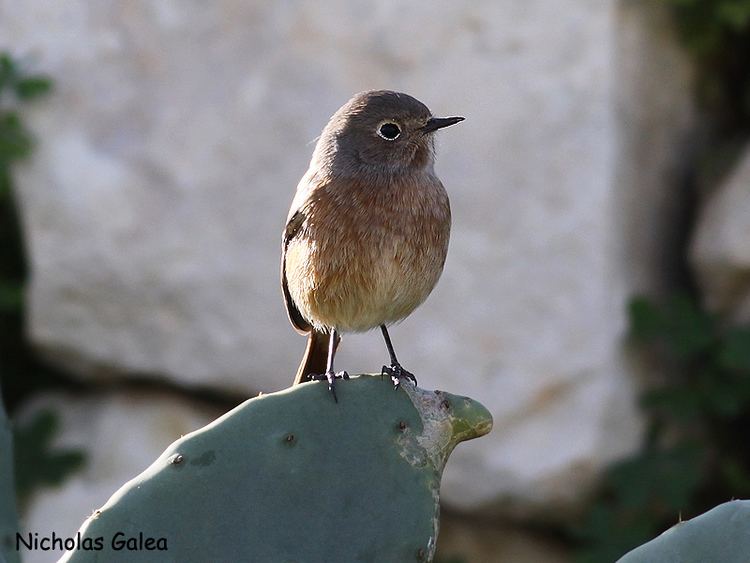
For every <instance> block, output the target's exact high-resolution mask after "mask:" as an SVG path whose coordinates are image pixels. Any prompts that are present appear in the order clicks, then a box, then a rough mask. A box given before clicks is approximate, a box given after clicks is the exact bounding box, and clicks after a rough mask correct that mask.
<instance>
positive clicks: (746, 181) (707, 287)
mask: <svg viewBox="0 0 750 563" xmlns="http://www.w3.org/2000/svg"><path fill="white" fill-rule="evenodd" d="M690 258H691V261H692V264H693V268H694V269H695V273H696V275H697V277H698V282H699V284H700V286H701V290H702V292H703V297H704V298H705V301H706V305H707V306H708V307H709V308H710V309H712V310H714V311H719V312H722V313H725V314H727V315H728V316H729V317H731V318H733V319H734V320H736V321H741V322H748V321H750V147H748V148H747V149H745V152H744V154H743V156H742V158H741V159H740V161H739V162H738V164H737V165H736V168H735V169H734V170H733V171H732V173H731V174H730V176H729V177H728V179H727V181H726V182H725V183H724V184H723V185H721V186H719V188H718V189H717V191H716V192H715V193H713V194H711V197H710V198H709V199H708V201H706V202H705V205H704V206H703V208H702V209H701V212H700V216H699V218H698V226H697V228H696V231H695V235H694V237H693V241H692V246H691V249H690Z"/></svg>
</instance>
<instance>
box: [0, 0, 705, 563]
mask: <svg viewBox="0 0 750 563" xmlns="http://www.w3.org/2000/svg"><path fill="white" fill-rule="evenodd" d="M0 49H11V50H12V51H13V52H16V53H21V54H23V55H25V56H27V57H28V58H29V59H30V60H31V61H32V62H33V64H34V67H35V68H38V69H40V70H42V71H44V72H46V73H48V74H50V75H51V76H52V77H53V78H54V80H55V83H56V90H55V94H54V95H53V96H51V97H50V98H49V99H48V100H47V101H45V102H44V103H43V104H40V105H39V106H37V107H36V108H35V109H34V110H33V111H32V112H31V113H30V114H29V116H28V119H29V122H30V124H31V127H32V129H33V130H34V132H35V134H36V135H37V136H38V138H39V139H40V141H41V142H40V144H39V147H38V149H37V151H36V153H35V156H34V158H33V160H32V162H31V163H30V164H29V165H28V166H27V167H26V168H25V169H23V170H22V173H21V175H20V177H19V181H18V187H19V189H18V194H17V195H18V197H19V200H20V204H21V211H22V216H23V223H24V229H25V235H26V240H27V242H28V248H29V252H30V259H31V267H32V277H31V285H30V287H29V298H30V305H31V309H30V316H29V326H30V336H31V338H32V339H33V341H34V343H35V344H36V345H37V346H39V348H40V349H42V350H43V351H44V352H45V354H47V355H48V356H49V357H50V358H51V359H53V361H56V362H58V363H60V364H61V365H64V366H65V367H67V368H68V369H70V370H71V371H72V372H73V373H75V374H77V375H78V376H80V377H81V378H87V379H90V380H94V381H99V380H105V379H111V378H128V377H133V376H138V377H143V376H146V377H152V378H158V379H162V380H165V381H167V382H169V383H170V384H171V385H173V386H174V387H176V388H192V387H196V386H198V387H210V388H213V389H216V390H220V391H223V392H227V393H235V394H237V395H243V396H250V395H251V394H253V393H255V392H257V391H265V392H268V391H273V390H277V389H281V388H283V387H286V386H287V385H289V383H290V382H291V379H292V375H293V373H294V369H295V367H296V363H297V362H298V360H299V357H300V356H301V354H302V350H303V347H304V341H303V339H301V338H300V337H299V336H297V335H296V334H295V333H294V332H293V331H292V330H291V327H290V326H289V325H288V322H287V320H286V317H285V313H284V307H283V304H282V300H281V295H280V290H279V287H278V270H279V265H278V261H279V245H280V236H281V230H282V228H283V226H284V219H285V217H286V212H287V209H288V206H289V203H290V201H291V198H292V195H293V192H294V188H295V186H296V183H297V181H298V179H299V177H300V176H301V175H302V174H303V173H304V171H305V169H306V167H307V163H308V161H309V157H310V154H311V152H312V149H313V144H314V140H315V137H316V136H317V135H318V133H319V132H320V130H321V128H322V127H323V126H324V125H325V123H326V121H327V119H328V117H329V116H330V115H331V114H332V113H333V112H334V111H335V110H336V109H337V108H338V107H339V106H340V105H341V104H342V103H344V102H345V101H346V100H347V99H348V98H349V97H350V96H351V95H352V94H353V93H355V92H357V91H360V90H364V89H369V88H390V89H396V90H402V91H406V92H409V93H411V94H412V95H414V96H416V97H417V98H419V99H421V100H422V101H424V102H425V103H426V104H427V105H428V106H429V107H430V108H431V109H432V110H433V112H434V113H435V114H450V115H453V114H458V115H465V116H466V118H467V119H466V121H465V122H464V123H462V124H460V125H459V126H457V127H454V128H451V129H449V130H446V131H444V132H442V133H441V134H440V137H439V146H438V159H437V171H438V173H439V175H440V176H441V178H442V179H443V181H444V183H445V185H446V187H447V189H448V191H449V193H450V195H451V202H452V207H453V216H454V227H453V234H452V239H451V247H450V252H449V256H448V260H447V264H446V268H445V273H444V275H443V278H442V280H441V282H440V283H439V285H438V287H437V289H436V290H435V292H434V293H433V294H432V296H431V297H430V298H429V299H428V301H427V302H426V303H425V304H424V306H423V307H422V308H421V309H420V310H418V311H417V312H416V313H415V314H414V315H413V316H412V317H411V318H409V319H408V320H406V321H405V322H404V323H402V324H401V325H399V326H398V327H396V328H394V330H393V331H392V337H393V339H394V344H395V346H396V349H397V351H398V353H399V358H400V359H401V360H402V362H403V363H404V365H405V366H406V367H407V368H408V369H410V370H412V371H414V372H415V373H416V374H417V376H418V377H419V381H420V384H421V385H423V386H425V387H428V388H442V389H445V390H448V391H453V392H457V393H461V394H465V395H470V396H472V397H474V398H477V399H479V400H480V401H482V402H483V403H484V404H485V405H487V406H488V408H490V410H491V411H492V412H493V415H494V417H495V429H494V431H493V433H492V434H491V435H490V436H488V437H486V438H483V439H482V440H478V441H475V442H471V443H469V444H466V445H463V446H461V448H459V450H458V451H457V452H456V453H455V454H454V457H453V458H452V460H451V463H450V464H449V465H448V468H447V470H446V475H445V479H444V488H443V498H444V500H445V502H446V503H447V505H448V506H449V507H452V508H453V509H458V510H461V511H468V512H475V513H476V512H479V513H482V514H487V513H492V514H496V515H501V516H503V517H506V518H511V519H519V518H520V519H522V520H525V519H528V518H531V519H536V520H545V521H547V520H561V519H564V518H566V515H567V514H569V513H570V511H572V510H575V509H576V508H577V507H579V505H580V503H581V501H582V500H583V499H584V498H585V495H586V493H587V492H588V491H590V489H591V487H592V486H593V484H595V480H596V477H597V475H598V474H599V472H600V470H601V469H602V468H603V467H604V466H605V465H606V464H607V463H609V462H611V461H612V460H614V459H616V458H618V457H619V456H623V455H626V454H627V453H629V452H630V451H632V450H633V449H635V448H636V447H637V446H638V444H639V440H640V427H641V424H640V420H639V418H638V414H637V411H636V407H635V404H634V400H633V397H634V392H635V390H634V387H635V384H634V377H633V376H634V375H635V374H634V373H633V368H632V367H631V366H630V364H629V363H628V362H627V359H626V358H625V357H624V355H623V352H622V337H623V332H624V329H625V309H624V305H625V302H626V300H627V298H628V297H629V296H630V295H632V294H633V293H635V292H638V291H645V290H650V289H655V288H659V287H661V286H662V285H663V284H664V283H665V281H666V280H668V279H669V278H670V276H671V275H672V272H671V271H670V267H671V263H670V261H669V259H668V256H669V250H670V249H671V248H672V246H673V244H674V235H675V223H676V218H677V217H678V216H679V213H680V209H679V205H678V203H679V198H677V196H676V194H677V193H678V189H679V180H680V170H681V166H682V163H684V160H685V159H686V158H688V157H689V151H687V150H686V144H685V143H686V139H687V138H688V135H689V133H690V132H691V129H692V127H693V125H694V121H695V116H694V110H693V108H692V103H691V96H690V86H691V69H690V67H689V65H688V64H687V61H686V57H685V55H684V54H683V53H682V52H680V50H679V49H678V48H677V47H676V40H675V38H674V34H673V32H672V29H671V26H670V23H669V20H668V18H667V17H666V15H665V13H664V12H663V11H662V10H661V9H660V8H658V7H657V5H656V4H655V3H653V2H647V1H644V2H633V1H626V0H623V1H620V2H617V1H615V0H604V1H602V0H573V1H570V2H560V1H552V2H551V1H548V0H529V1H526V2H515V1H513V0H502V1H497V0H486V1H477V2H471V3H468V2H467V3H462V2H451V1H447V0H445V1H439V2H427V1H426V0H424V1H417V2H410V3H403V2H397V1H395V0H388V1H381V2H374V1H367V0H358V1H353V2H352V1H344V0H335V1H332V2H326V3H316V2H311V1H300V2H259V1H247V0H216V1H214V2H210V3H209V2H198V1H181V2H177V1H174V0H161V1H159V2H153V1H147V0H133V1H130V2H115V1H113V0H102V1H100V2H96V3H92V2H86V1H84V0H69V1H67V2H57V3H52V2H45V1H43V0H27V1H26V2H23V3H18V2H11V1H10V0H0ZM339 358H340V359H339V360H338V362H339V363H338V365H339V366H340V367H342V368H346V369H347V370H348V371H349V372H350V373H353V372H358V371H369V372H372V371H377V370H378V369H379V367H380V366H381V365H382V364H383V362H384V361H385V359H386V352H385V348H384V346H383V344H382V342H381V340H380V337H379V335H378V334H375V333H372V334H367V335H358V336H346V337H345V339H344V342H343V345H342V347H341V352H340V356H339ZM50 400H57V401H58V403H59V407H60V408H61V409H63V410H65V409H66V408H68V409H72V408H75V409H89V408H94V407H93V406H92V403H88V402H87V403H79V402H71V401H66V400H59V399H55V398H50ZM103 400H104V398H103ZM106 400H115V399H106ZM144 400H147V399H143V398H142V397H139V398H138V401H139V403H138V404H139V405H142V401H144ZM153 400H154V403H153V404H154V408H155V409H157V408H158V409H161V408H162V406H160V405H162V403H163V401H164V399H163V398H161V397H158V398H157V397H155V398H154V399H153ZM117 401H120V402H118V403H117V404H118V405H121V407H118V409H114V410H113V412H115V413H117V412H121V411H122V410H123V409H125V411H127V410H128V409H129V408H130V407H129V406H128V405H130V399H129V398H127V397H121V398H119V399H117ZM164 408H168V407H164ZM180 408H182V407H180ZM180 412H182V411H180ZM101 416H102V417H105V418H106V416H107V415H106V413H105V412H102V414H101ZM112 416H115V414H113V415H112ZM117 416H121V415H117ZM184 416H185V417H186V420H189V421H191V422H195V421H196V420H198V419H196V418H191V416H188V415H187V414H185V415H184ZM81 432H83V430H82V431H81ZM174 437H175V438H176V437H177V436H174ZM79 439H80V433H79ZM84 441H85V440H84ZM73 442H75V440H73ZM107 443H108V444H110V446H109V447H113V448H114V447H116V446H117V444H116V443H114V442H107ZM166 445H167V440H165V443H164V444H163V445H162V446H164V447H165V446H166ZM101 447H107V446H104V445H102V446H101ZM155 449H156V450H159V449H161V446H159V447H156V448H155ZM151 453H152V452H149V454H148V456H145V455H144V459H142V464H141V465H142V467H143V468H145V467H146V466H147V465H148V464H149V462H150V460H151ZM133 471H134V472H137V471H136V470H135V468H133ZM130 476H132V475H130ZM126 478H127V477H126ZM91 479H93V480H95V475H92V476H91ZM92 483H93V481H91V482H90V483H89V486H91V487H93V486H94V485H93V484H92ZM76 486H83V485H81V484H80V483H78V485H76ZM97 494H102V495H104V493H103V491H102V492H100V493H97ZM105 499H106V495H104V496H103V498H102V499H101V501H103V500H105ZM83 504H86V506H87V507H86V508H85V510H84V509H83V505H82V504H81V503H79V504H78V505H75V503H74V502H73V503H72V504H69V505H70V506H72V505H75V506H77V507H80V511H81V513H80V514H79V515H78V516H79V517H74V516H72V515H70V516H69V518H70V520H71V523H70V526H69V527H70V529H71V530H74V529H75V528H76V527H77V525H78V523H79V522H80V521H81V520H82V519H83V517H84V516H85V515H86V513H88V512H90V510H92V509H94V508H96V502H94V500H93V499H90V498H89V497H87V500H86V503H83ZM77 509H78V508H77ZM34 510H41V511H44V510H45V508H44V504H43V503H42V501H41V500H40V501H39V504H37V505H35V507H33V508H32V512H33V511H34ZM32 520H33V519H32ZM66 525H67V524H66ZM446 537H448V536H446ZM535 560H536V561H539V560H540V559H539V558H538V557H537V559H535ZM550 560H558V559H555V558H551V559H550Z"/></svg>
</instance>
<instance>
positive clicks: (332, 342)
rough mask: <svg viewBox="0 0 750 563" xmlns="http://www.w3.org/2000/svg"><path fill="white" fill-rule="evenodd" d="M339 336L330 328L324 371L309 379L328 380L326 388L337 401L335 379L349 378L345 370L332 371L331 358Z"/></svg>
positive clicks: (334, 353) (334, 352)
mask: <svg viewBox="0 0 750 563" xmlns="http://www.w3.org/2000/svg"><path fill="white" fill-rule="evenodd" d="M339 340H340V337H339V335H338V332H337V331H336V329H335V328H333V329H331V334H330V336H329V340H328V359H327V361H326V372H325V373H324V374H322V375H311V376H310V379H313V380H316V381H328V390H329V391H330V392H331V395H333V400H334V401H336V402H337V403H338V402H339V400H338V398H337V397H336V379H349V374H348V373H347V372H345V371H341V372H339V373H336V372H335V371H333V358H334V356H335V355H336V348H338V343H339Z"/></svg>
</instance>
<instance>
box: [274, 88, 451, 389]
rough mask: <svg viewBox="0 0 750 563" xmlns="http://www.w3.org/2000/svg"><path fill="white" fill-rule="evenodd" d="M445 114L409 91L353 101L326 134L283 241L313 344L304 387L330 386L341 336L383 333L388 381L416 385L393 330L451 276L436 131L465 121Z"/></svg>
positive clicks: (292, 313) (284, 267) (285, 270)
mask: <svg viewBox="0 0 750 563" xmlns="http://www.w3.org/2000/svg"><path fill="white" fill-rule="evenodd" d="M463 120H464V118H463V117H458V116H455V117H435V116H433V115H432V112H431V111H430V110H429V109H428V108H427V106H426V105H424V104H423V103H422V102H420V101H419V100H417V99H416V98H414V97H412V96H410V95H408V94H404V93H401V92H395V91H391V90H369V91H365V92H360V93H358V94H355V95H354V96H353V97H352V98H351V99H350V100H349V101H347V102H346V103H345V104H344V105H343V106H341V108H339V110H338V111H336V113H334V114H333V116H332V117H331V118H330V120H329V121H328V123H327V125H326V126H325V127H324V129H323V131H322V133H321V135H320V136H319V137H318V140H317V143H316V145H315V149H314V151H313V154H312V158H311V160H310V165H309V167H308V169H307V171H306V173H305V174H304V175H303V176H302V179H301V180H300V181H299V184H298V185H297V190H296V193H295V195H294V198H293V201H292V204H291V207H290V209H289V214H288V216H287V222H286V226H285V228H284V231H283V236H282V249H281V287H282V291H283V296H284V302H285V305H286V311H287V315H288V317H289V321H290V322H291V324H292V326H293V327H294V329H296V330H297V332H299V333H300V334H303V335H307V346H306V348H305V353H304V356H303V358H302V361H301V363H300V366H299V369H298V370H297V374H296V376H295V379H294V384H295V385H296V384H299V383H302V382H305V381H310V380H320V381H327V382H328V389H329V391H330V392H331V394H332V395H333V399H334V401H336V402H338V399H337V396H336V390H335V383H336V380H337V379H342V378H343V379H348V378H349V376H348V373H347V372H346V371H342V372H338V373H337V372H335V371H334V357H335V355H336V350H337V348H338V345H339V342H340V340H341V334H342V333H352V332H354V333H356V332H366V331H369V330H372V329H375V328H380V331H381V333H382V335H383V339H384V340H385V345H386V348H387V350H388V354H389V356H390V360H389V361H390V364H388V365H383V368H382V371H381V376H385V375H389V376H390V377H391V379H392V381H393V384H394V387H396V388H398V386H399V384H400V382H401V379H404V378H405V379H409V380H411V381H413V382H414V384H416V378H415V377H414V375H413V374H412V373H411V372H409V371H407V370H406V369H404V368H403V366H402V365H401V364H400V363H399V361H398V359H397V357H396V353H395V351H394V348H393V344H392V342H391V338H390V335H389V333H388V326H390V325H393V324H394V323H397V322H399V321H401V320H403V319H404V318H406V317H407V316H408V315H409V314H411V313H412V311H414V309H416V308H417V307H418V306H419V305H420V304H422V302H424V300H425V299H426V298H427V296H428V295H429V294H430V293H431V291H432V290H433V288H434V287H435V285H436V284H437V282H438V279H439V278H440V275H441V273H442V271H443V266H444V264H445V260H446V256H447V252H448V241H449V238H450V229H451V210H450V203H449V199H448V194H447V192H446V190H445V188H444V187H443V184H442V183H441V181H440V179H439V178H438V177H437V175H436V174H435V144H434V133H435V132H436V131H438V130H439V129H442V128H444V127H448V126H450V125H454V124H456V123H458V122H460V121H463Z"/></svg>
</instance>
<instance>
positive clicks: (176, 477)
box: [63, 376, 492, 563]
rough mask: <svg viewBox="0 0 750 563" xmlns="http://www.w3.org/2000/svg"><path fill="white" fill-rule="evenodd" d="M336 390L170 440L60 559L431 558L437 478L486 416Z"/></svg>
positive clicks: (249, 410) (390, 395) (273, 400)
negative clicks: (334, 392) (336, 397)
mask: <svg viewBox="0 0 750 563" xmlns="http://www.w3.org/2000/svg"><path fill="white" fill-rule="evenodd" d="M336 390H337V393H338V398H339V401H338V403H334V401H333V400H332V398H331V396H330V394H329V393H328V390H327V386H326V385H325V384H322V383H318V382H315V383H305V384H302V385H298V386H296V387H293V388H290V389H287V390H285V391H281V392H279V393H273V394H270V395H264V396H261V397H258V398H255V399H251V400H249V401H246V402H245V403H243V404H242V405H240V406H239V407H237V408H235V409H234V410H232V411H230V412H229V413H227V414H226V415H224V416H222V417H221V418H219V419H218V420H216V421H214V422H213V423H211V424H209V425H208V426H206V427H205V428H203V429H201V430H198V431H196V432H193V433H192V434H189V435H187V436H185V437H183V438H181V439H180V440H178V441H176V442H175V443H174V444H172V445H171V446H170V447H169V448H167V450H166V451H165V452H164V453H163V454H162V456H161V457H160V458H159V459H157V460H156V461H155V462H154V463H153V465H152V466H151V467H149V468H148V469H147V470H146V471H144V472H143V473H142V474H141V475H139V476H138V477H136V478H135V479H133V480H132V481H130V482H128V483H126V484H125V485H124V486H123V487H122V488H121V489H120V490H119V491H117V492H116V493H115V494H114V495H113V496H112V498H110V500H109V501H108V502H107V503H106V504H105V505H104V506H103V507H102V508H101V510H97V511H96V512H95V513H94V514H93V515H92V516H90V517H89V519H88V520H87V521H86V522H84V524H83V526H82V528H81V536H80V537H79V538H78V540H77V542H78V544H77V549H75V550H73V551H71V552H68V553H67V555H66V557H67V559H66V558H64V559H63V560H66V561H75V562H83V561H107V562H117V561H139V560H141V561H180V562H190V561H196V562H205V561H232V562H236V561H251V562H259V563H260V562H273V563H336V562H346V563H354V562H370V563H377V562H383V563H396V562H412V561H413V562H419V561H430V560H432V557H433V553H434V550H435V542H436V539H437V533H438V510H439V506H438V499H439V490H440V477H441V474H442V471H443V467H444V466H445V463H446V461H447V459H448V456H449V454H450V453H451V451H452V450H453V448H454V447H455V446H456V444H458V443H459V442H460V441H462V440H469V439H471V438H476V437H478V436H481V435H483V434H486V433H487V432H489V431H490V428H491V427H492V418H491V416H490V414H489V413H488V412H487V410H486V409H485V408H484V407H483V406H482V405H480V404H479V403H477V402H475V401H472V400H471V399H467V398H465V397H458V396H455V395H450V394H448V393H443V392H439V391H425V390H422V389H415V388H414V387H413V386H412V385H411V384H409V383H408V382H407V383H404V385H403V386H402V388H401V389H399V390H394V389H393V386H392V385H391V383H390V379H389V378H387V379H385V380H381V378H380V377H377V376H359V377H356V378H352V379H351V380H349V381H342V382H340V383H339V385H338V386H337V387H336ZM123 432H127V429H126V428H124V429H123ZM87 546H88V548H87ZM165 548H166V549H165Z"/></svg>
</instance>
